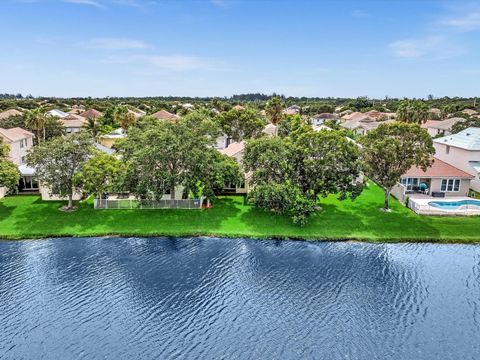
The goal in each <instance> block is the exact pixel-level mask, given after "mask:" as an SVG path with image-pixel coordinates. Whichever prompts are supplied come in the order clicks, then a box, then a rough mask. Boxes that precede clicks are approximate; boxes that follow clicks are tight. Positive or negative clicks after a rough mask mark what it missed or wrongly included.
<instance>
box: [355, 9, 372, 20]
mask: <svg viewBox="0 0 480 360" xmlns="http://www.w3.org/2000/svg"><path fill="white" fill-rule="evenodd" d="M350 15H351V16H352V17H355V18H365V17H370V15H371V14H370V13H368V12H366V11H364V10H354V11H352V12H351V13H350Z"/></svg>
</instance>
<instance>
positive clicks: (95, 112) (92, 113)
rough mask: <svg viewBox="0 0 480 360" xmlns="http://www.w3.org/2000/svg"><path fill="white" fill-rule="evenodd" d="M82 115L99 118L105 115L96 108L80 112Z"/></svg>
mask: <svg viewBox="0 0 480 360" xmlns="http://www.w3.org/2000/svg"><path fill="white" fill-rule="evenodd" d="M80 116H82V117H83V118H85V119H90V118H94V119H98V118H100V117H102V116H103V113H102V112H100V111H98V110H95V109H88V110H87V111H84V112H82V113H80Z"/></svg>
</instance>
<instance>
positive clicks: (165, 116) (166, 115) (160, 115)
mask: <svg viewBox="0 0 480 360" xmlns="http://www.w3.org/2000/svg"><path fill="white" fill-rule="evenodd" d="M152 116H154V117H156V118H157V119H158V120H169V121H175V120H178V119H180V117H179V116H178V115H175V114H172V113H170V112H168V111H166V110H160V111H157V112H156V113H155V114H152Z"/></svg>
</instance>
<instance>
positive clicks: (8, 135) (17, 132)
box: [0, 127, 34, 141]
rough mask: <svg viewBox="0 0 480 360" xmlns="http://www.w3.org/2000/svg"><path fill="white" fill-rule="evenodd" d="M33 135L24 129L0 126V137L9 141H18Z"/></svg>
mask: <svg viewBox="0 0 480 360" xmlns="http://www.w3.org/2000/svg"><path fill="white" fill-rule="evenodd" d="M33 136H34V135H33V134H32V133H31V132H30V131H27V130H25V129H22V128H19V127H16V128H12V129H3V128H0V137H3V138H5V139H7V140H9V141H18V140H21V139H25V138H31V137H33Z"/></svg>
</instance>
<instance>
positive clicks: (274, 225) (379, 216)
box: [0, 184, 480, 243]
mask: <svg viewBox="0 0 480 360" xmlns="http://www.w3.org/2000/svg"><path fill="white" fill-rule="evenodd" d="M382 201H383V193H382V191H381V190H380V189H379V188H378V187H377V186H375V185H372V184H370V186H369V187H368V188H367V189H365V191H364V192H363V193H362V195H361V196H360V197H359V198H358V199H356V200H355V201H350V200H347V201H344V202H340V201H337V200H336V199H335V197H329V198H327V199H324V200H323V201H322V208H323V211H322V212H320V213H318V214H316V215H315V216H313V218H312V219H311V221H310V223H309V224H308V225H307V226H305V227H303V228H302V227H298V226H296V225H293V224H292V223H291V221H290V220H289V219H288V218H286V217H283V216H278V215H273V214H270V213H267V212H264V211H261V210H257V209H254V208H252V207H250V206H247V205H244V203H243V198H241V197H225V198H221V199H218V200H216V202H215V204H214V205H215V206H214V207H213V208H212V209H208V210H94V209H93V205H92V203H91V202H87V203H82V204H80V206H79V209H78V210H77V211H76V212H74V213H63V212H60V211H59V210H58V208H59V207H60V206H62V205H63V204H64V203H62V202H45V201H41V199H40V198H39V197H37V196H15V197H7V198H5V199H3V200H0V238H8V239H24V238H38V237H50V236H52V237H53V236H101V235H123V236H153V235H158V236H161V235H165V236H182V235H185V236H189V235H212V236H232V237H233V236H239V237H241V236H243V237H274V238H301V239H330V240H347V239H351V240H365V241H437V242H472V243H473V242H480V217H426V216H419V215H416V214H414V213H413V212H411V211H410V210H409V209H407V208H405V207H403V206H402V205H401V204H400V203H398V202H397V201H396V200H393V199H392V202H391V205H392V209H393V212H391V213H384V212H381V211H379V208H380V207H381V206H382Z"/></svg>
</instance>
